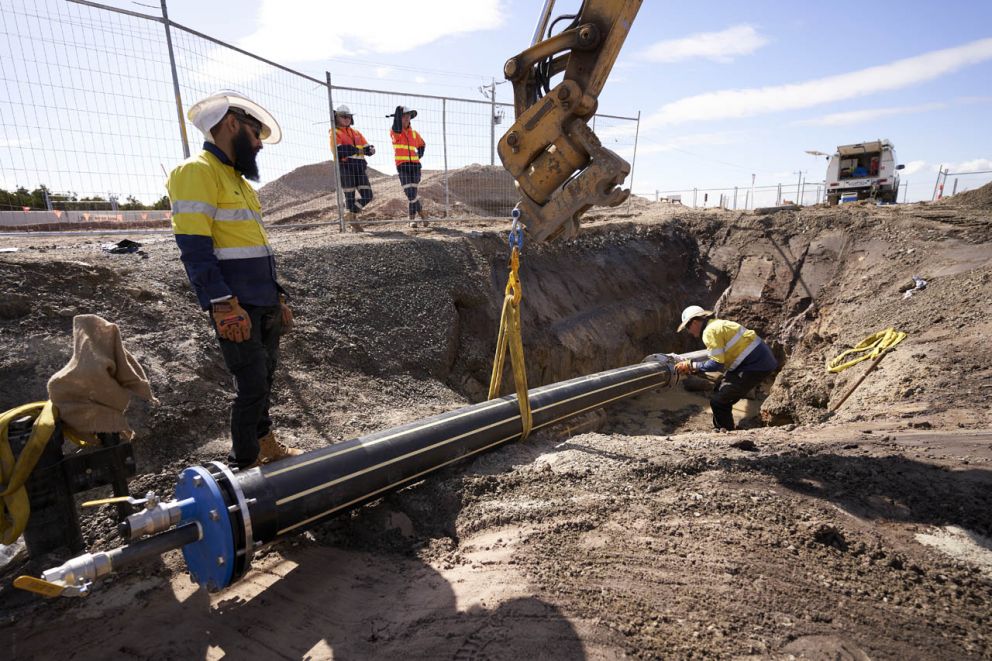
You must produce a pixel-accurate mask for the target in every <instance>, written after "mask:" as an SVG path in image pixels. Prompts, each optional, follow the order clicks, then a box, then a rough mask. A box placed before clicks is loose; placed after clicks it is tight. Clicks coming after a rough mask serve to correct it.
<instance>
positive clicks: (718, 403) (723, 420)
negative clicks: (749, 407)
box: [710, 372, 771, 430]
mask: <svg viewBox="0 0 992 661" xmlns="http://www.w3.org/2000/svg"><path fill="white" fill-rule="evenodd" d="M769 374H771V372H728V373H727V374H724V375H723V378H722V379H720V383H719V384H717V387H716V390H715V391H714V392H713V394H712V395H710V408H711V409H713V426H714V427H715V428H718V429H726V430H733V428H734V404H736V403H737V402H739V401H740V400H742V399H744V396H745V395H747V394H748V393H749V392H751V389H753V388H754V387H755V386H756V385H758V384H759V383H761V382H762V381H764V380H765V379H766V378H768V375H769Z"/></svg>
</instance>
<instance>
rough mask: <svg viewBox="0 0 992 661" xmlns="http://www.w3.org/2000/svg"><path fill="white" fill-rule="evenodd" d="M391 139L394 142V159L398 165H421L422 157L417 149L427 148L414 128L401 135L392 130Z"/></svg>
mask: <svg viewBox="0 0 992 661" xmlns="http://www.w3.org/2000/svg"><path fill="white" fill-rule="evenodd" d="M389 139H390V140H392V141H393V158H394V159H395V160H396V165H402V164H403V163H419V162H420V155H419V154H418V153H417V149H418V148H420V147H426V146H427V143H425V142H424V139H423V138H421V137H420V134H419V133H417V132H416V131H414V130H413V129H412V128H409V129H406V130H405V131H402V132H400V133H397V132H396V131H392V130H390V131H389Z"/></svg>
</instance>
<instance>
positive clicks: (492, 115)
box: [489, 78, 496, 166]
mask: <svg viewBox="0 0 992 661" xmlns="http://www.w3.org/2000/svg"><path fill="white" fill-rule="evenodd" d="M489 100H490V102H491V105H490V107H489V165H490V166H493V165H496V79H495V78H493V83H492V85H490V86H489Z"/></svg>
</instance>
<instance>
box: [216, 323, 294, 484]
mask: <svg viewBox="0 0 992 661" xmlns="http://www.w3.org/2000/svg"><path fill="white" fill-rule="evenodd" d="M242 307H243V308H244V309H245V312H247V313H248V316H249V317H250V318H251V338H250V339H248V340H245V341H244V342H231V341H230V340H224V339H221V337H220V336H219V335H218V336H217V341H218V342H220V351H221V353H222V354H223V355H224V364H225V365H227V369H228V371H229V372H230V373H231V374H232V376H234V390H235V397H234V404H233V405H232V406H231V445H232V447H231V453H230V454H229V455H228V457H227V459H228V462H230V463H232V464H234V465H235V466H237V467H238V468H244V467H245V466H249V465H251V464H252V463H254V462H255V459H257V458H258V439H260V438H262V437H263V436H265V435H266V434H268V433H269V432H270V431H271V430H272V420H271V419H270V418H269V397H270V394H271V392H272V379H273V377H274V376H275V373H276V364H277V363H278V361H279V336H280V335H281V334H282V314H281V311H280V308H279V306H278V305H277V306H274V307H268V306H266V307H259V306H255V305H243V306H242ZM212 321H213V319H212V318H211V322H212ZM214 332H215V333H216V325H215V326H214Z"/></svg>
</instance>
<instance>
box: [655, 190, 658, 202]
mask: <svg viewBox="0 0 992 661" xmlns="http://www.w3.org/2000/svg"><path fill="white" fill-rule="evenodd" d="M654 201H655V202H657V201H658V189H657V188H655V189H654Z"/></svg>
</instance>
